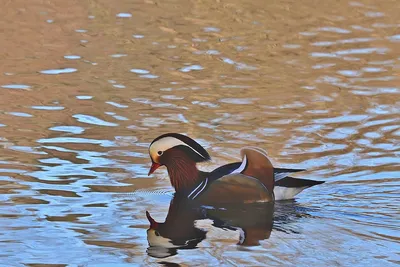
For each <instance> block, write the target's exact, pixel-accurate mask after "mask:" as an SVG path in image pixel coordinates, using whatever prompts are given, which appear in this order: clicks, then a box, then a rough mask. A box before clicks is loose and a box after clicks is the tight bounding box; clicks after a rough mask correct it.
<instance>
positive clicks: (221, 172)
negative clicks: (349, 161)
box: [148, 133, 324, 205]
mask: <svg viewBox="0 0 400 267" xmlns="http://www.w3.org/2000/svg"><path fill="white" fill-rule="evenodd" d="M240 154H241V157H242V161H241V162H233V163H228V164H226V165H223V166H220V167H218V168H216V169H215V170H213V171H211V172H206V171H202V170H199V169H198V168H197V164H198V163H202V162H207V161H210V160H211V157H210V155H209V154H208V152H207V151H206V150H205V148H204V147H202V146H201V145H200V144H199V143H198V142H196V141H195V140H193V139H192V138H190V137H188V136H186V135H183V134H180V133H166V134H162V135H160V136H158V137H157V138H155V139H154V140H153V141H152V142H151V143H150V146H149V156H150V159H151V167H150V170H149V173H148V175H151V174H153V173H154V172H155V171H156V170H157V169H158V168H160V167H161V166H165V167H166V168H167V171H168V175H169V178H170V182H171V185H172V187H173V188H174V189H175V194H177V195H179V196H181V197H185V198H187V199H189V200H192V201H195V202H201V203H203V204H204V205H208V204H210V205H214V204H216V203H218V204H224V203H234V202H237V203H253V202H273V201H279V200H288V199H293V198H294V197H295V196H296V195H297V194H299V193H300V192H302V191H303V190H304V189H306V188H309V187H312V186H315V185H318V184H322V183H324V181H316V180H308V179H299V178H293V177H290V176H289V175H290V174H293V173H297V172H301V171H305V170H304V169H290V168H275V167H273V165H272V163H271V161H270V160H269V159H268V157H267V153H266V152H265V151H264V150H263V149H261V148H258V147H244V148H242V149H241V151H240Z"/></svg>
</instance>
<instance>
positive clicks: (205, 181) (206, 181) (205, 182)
mask: <svg viewBox="0 0 400 267" xmlns="http://www.w3.org/2000/svg"><path fill="white" fill-rule="evenodd" d="M207 183H208V178H206V179H205V180H204V185H203V187H202V188H201V189H200V190H199V191H198V192H197V194H196V195H194V197H193V198H192V200H193V199H195V198H196V197H197V196H198V195H199V194H200V193H201V192H202V191H203V190H204V188H206V186H207Z"/></svg>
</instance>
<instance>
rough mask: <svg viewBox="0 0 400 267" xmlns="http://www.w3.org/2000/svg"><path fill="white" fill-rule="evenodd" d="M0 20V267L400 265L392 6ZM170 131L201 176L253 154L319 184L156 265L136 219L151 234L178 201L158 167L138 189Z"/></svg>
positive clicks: (89, 13)
mask: <svg viewBox="0 0 400 267" xmlns="http://www.w3.org/2000/svg"><path fill="white" fill-rule="evenodd" d="M0 14H1V17H2V19H1V22H0V28H1V29H2V33H3V38H1V41H0V42H1V43H0V44H1V45H0V46H1V47H2V53H1V62H2V64H1V66H0V74H1V76H0V95H1V97H0V184H1V195H0V196H1V202H0V203H1V205H0V216H1V219H0V240H1V242H0V265H1V266H45V265H46V264H59V265H60V266H132V265H143V266H148V265H155V266H158V265H159V264H160V263H165V264H167V263H176V264H181V265H183V266H188V265H216V264H222V265H225V266H230V265H252V266H257V265H258V266H260V265H266V264H267V265H271V266H282V265H284V266H310V265H315V266H327V265H328V266H350V265H352V266H365V265H370V266H397V265H399V264H400V235H399V233H400V224H399V220H400V213H399V208H400V206H399V198H400V193H399V192H400V191H399V186H400V179H399V178H400V154H399V151H400V141H399V140H400V138H399V136H400V119H399V118H400V117H399V113H400V97H399V93H400V81H399V70H400V48H399V45H400V43H399V40H400V38H399V31H400V27H399V26H400V16H399V14H400V5H398V2H397V1H394V0H392V1H391V0H383V1H379V2H376V1H369V0H361V1H342V0H340V1H331V0H329V1H325V2H323V3H322V2H321V3H316V2H315V1H308V0H306V1H286V2H281V1H275V2H273V1H268V2H265V1H247V2H245V1H228V2H227V1H202V2H199V1H161V2H160V1H152V0H146V1H131V0H129V1H128V0H119V1H112V2H111V1H103V0H93V1H38V0H31V1H29V2H26V1H11V2H10V1H9V2H7V4H5V6H3V8H1V9H0ZM171 131H172V132H181V133H186V134H188V135H189V136H191V137H193V138H195V139H196V140H198V141H199V142H201V144H202V145H203V146H205V147H206V148H207V150H208V151H209V152H210V154H211V156H212V157H213V161H212V162H210V163H207V164H205V165H203V166H202V168H203V169H208V170H209V169H212V168H214V167H217V166H220V165H222V164H224V163H228V162H232V161H234V160H237V159H238V158H239V150H240V148H241V147H242V146H246V145H252V146H260V147H262V148H264V149H266V150H267V151H268V154H269V156H270V157H271V160H272V161H273V163H274V164H275V165H276V166H284V167H293V168H307V169H308V170H309V171H308V172H307V173H303V174H299V175H298V177H302V178H308V179H317V180H324V181H326V183H325V184H323V185H320V186H316V187H314V188H312V189H309V190H306V191H304V192H303V193H301V194H300V195H298V197H297V198H296V200H295V201H293V202H287V203H286V202H285V203H276V205H275V207H274V209H275V212H274V213H273V217H274V218H273V222H270V223H273V226H272V231H271V229H269V230H268V227H267V228H265V229H264V228H263V229H264V230H263V231H264V232H263V234H264V238H262V239H261V240H260V241H259V245H256V246H240V245H237V243H238V241H239V238H240V231H239V230H235V229H230V230H229V229H228V230H227V229H225V230H224V229H221V228H219V227H215V226H213V225H212V223H213V222H212V221H211V220H210V219H202V220H198V221H196V222H195V223H196V226H197V227H199V228H201V229H203V230H204V231H207V234H206V237H205V239H202V240H201V241H200V242H199V243H198V245H197V248H194V249H178V250H177V251H176V253H177V254H176V255H174V256H170V257H166V258H164V259H158V258H155V257H153V256H154V255H152V254H151V249H150V252H149V244H148V241H147V229H148V227H149V222H148V220H147V218H146V214H145V211H146V210H148V211H149V212H150V213H151V216H152V217H154V218H155V220H157V221H159V222H163V221H164V220H165V218H166V216H167V214H168V209H169V205H170V200H171V198H172V193H173V190H172V188H171V186H170V184H169V180H168V176H167V172H166V170H165V169H160V170H159V171H157V173H156V175H154V176H152V177H147V171H148V168H149V166H150V165H149V158H148V155H147V147H148V145H149V143H150V142H151V141H152V139H153V138H155V137H157V136H158V135H160V134H162V133H165V132H171ZM222 213H223V212H222ZM224 216H225V215H224ZM243 217H244V216H242V217H240V216H239V218H237V217H236V220H239V219H240V218H242V220H241V221H240V223H241V224H243V223H247V222H246V221H243ZM249 218H251V217H249ZM264 218H269V217H268V216H267V215H266V217H264ZM249 220H250V219H249ZM265 225H268V222H266V224H265ZM270 226H271V225H270ZM268 231H270V232H268ZM149 254H150V255H149ZM57 266H58V265H57Z"/></svg>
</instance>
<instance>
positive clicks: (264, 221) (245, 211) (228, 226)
mask: <svg viewBox="0 0 400 267" xmlns="http://www.w3.org/2000/svg"><path fill="white" fill-rule="evenodd" d="M273 210H274V204H273V203H253V204H246V205H238V204H236V205H229V204H228V205H224V208H212V209H210V208H205V207H203V206H200V205H197V204H196V203H194V202H193V201H190V200H188V199H187V198H185V197H179V196H177V195H176V196H175V197H174V199H173V200H172V201H171V204H170V207H169V211H168V215H167V217H166V219H165V222H164V223H158V222H156V221H155V220H154V219H153V218H152V217H151V215H150V213H149V212H146V216H147V218H148V220H149V222H150V228H149V229H148V230H147V240H148V242H149V248H148V249H147V253H148V254H149V255H150V256H153V257H157V258H164V257H168V256H172V255H175V254H176V253H177V250H178V249H193V248H196V246H197V244H198V243H200V242H201V241H202V240H203V239H205V238H206V231H205V230H203V229H199V228H197V227H195V221H196V220H201V219H211V220H213V226H215V227H218V228H222V229H224V230H234V231H239V233H240V239H239V242H238V244H239V245H246V246H252V245H258V244H259V241H260V240H263V239H267V238H269V236H270V233H271V230H272V224H273Z"/></svg>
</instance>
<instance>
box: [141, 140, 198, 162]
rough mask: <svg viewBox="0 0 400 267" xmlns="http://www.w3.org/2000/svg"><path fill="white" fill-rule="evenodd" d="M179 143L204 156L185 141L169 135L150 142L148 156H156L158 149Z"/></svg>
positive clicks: (178, 144) (168, 147)
mask: <svg viewBox="0 0 400 267" xmlns="http://www.w3.org/2000/svg"><path fill="white" fill-rule="evenodd" d="M180 145H182V146H187V147H189V148H190V149H192V150H193V151H194V152H196V153H197V154H199V155H200V157H202V158H204V156H203V155H202V154H200V153H199V152H197V150H196V149H194V148H193V147H191V146H189V145H188V144H186V143H185V142H182V141H181V140H179V139H177V138H175V137H170V136H167V137H164V138H161V139H159V140H157V141H155V142H154V143H153V144H151V146H150V148H149V151H150V156H151V157H153V156H156V155H157V152H158V151H162V152H164V151H166V150H168V149H170V148H173V147H175V146H180Z"/></svg>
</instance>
